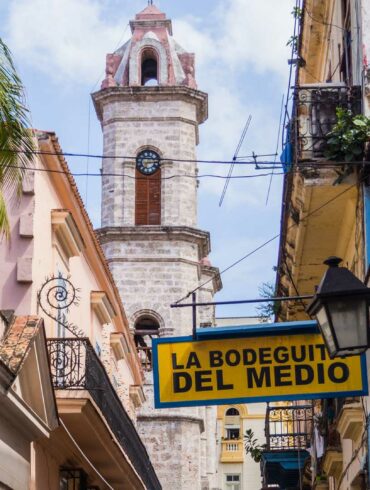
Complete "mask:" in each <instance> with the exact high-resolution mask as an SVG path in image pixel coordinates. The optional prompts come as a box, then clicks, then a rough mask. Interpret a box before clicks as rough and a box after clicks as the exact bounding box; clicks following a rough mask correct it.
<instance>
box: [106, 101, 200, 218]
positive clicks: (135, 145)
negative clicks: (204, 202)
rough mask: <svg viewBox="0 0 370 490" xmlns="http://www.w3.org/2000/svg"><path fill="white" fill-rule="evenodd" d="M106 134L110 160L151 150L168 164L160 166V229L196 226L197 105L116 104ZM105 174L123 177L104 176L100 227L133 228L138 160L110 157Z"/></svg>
mask: <svg viewBox="0 0 370 490" xmlns="http://www.w3.org/2000/svg"><path fill="white" fill-rule="evenodd" d="M103 134H104V155H106V156H108V157H109V156H112V157H117V156H119V157H136V155H137V154H138V153H139V152H140V151H141V150H142V149H145V148H150V149H153V150H155V151H157V153H158V154H159V155H160V156H161V158H164V159H168V160H165V161H164V162H162V164H161V168H162V188H161V200H162V206H161V208H162V218H161V224H162V225H164V226H171V225H172V226H173V225H183V226H196V221H197V180H196V178H195V177H196V174H197V166H196V164H195V163H194V160H195V159H196V155H195V146H196V140H197V122H196V107H195V105H194V104H191V103H187V102H184V101H181V100H178V101H176V100H175V101H168V100H166V101H160V102H147V101H142V102H123V103H122V102H118V101H117V102H112V103H110V104H107V105H106V106H105V107H104V123H103ZM173 158H176V159H180V160H186V159H189V160H191V161H188V162H187V161H180V162H179V161H173V160H171V159H173ZM103 173H104V174H115V175H119V176H112V175H107V176H105V177H104V176H103V179H102V226H103V227H106V226H127V225H135V179H134V177H135V160H133V159H128V158H112V159H110V158H106V159H104V161H103ZM184 175H187V176H192V177H185V176H184ZM178 176H180V177H178Z"/></svg>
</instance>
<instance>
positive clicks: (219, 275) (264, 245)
mask: <svg viewBox="0 0 370 490" xmlns="http://www.w3.org/2000/svg"><path fill="white" fill-rule="evenodd" d="M365 179H366V176H364V177H362V179H359V182H362V181H363V180H365ZM359 182H356V183H355V184H352V185H351V186H349V187H347V188H346V189H344V190H343V191H342V192H340V193H339V194H337V195H336V196H334V197H332V198H331V199H329V200H328V201H326V202H325V203H323V204H321V205H320V206H318V207H317V208H315V209H313V210H312V211H311V212H309V213H308V214H306V216H304V217H303V218H301V219H300V223H302V222H303V221H305V220H306V219H307V218H309V217H310V216H312V215H313V214H315V213H317V212H318V211H321V209H323V208H325V207H326V206H328V205H329V204H331V203H332V202H334V201H336V200H337V199H339V197H341V196H343V194H346V193H347V192H349V191H350V190H351V189H353V188H354V187H356V186H357V185H358V183H359ZM294 226H297V223H295V222H293V223H292V224H291V225H290V226H288V227H287V231H288V230H290V229H291V228H293V227H294ZM280 236H281V232H280V233H277V234H276V235H274V236H272V237H271V238H269V239H268V240H266V241H265V242H263V243H262V244H261V245H259V246H258V247H256V248H255V249H253V250H252V251H250V252H248V253H247V254H245V255H244V256H243V257H241V258H240V259H238V260H236V261H235V262H233V263H232V264H230V265H229V266H228V267H226V268H225V269H223V270H222V271H220V272H219V273H218V274H216V275H215V276H213V277H211V278H210V279H208V280H207V281H205V282H204V283H202V284H200V285H199V286H197V287H196V288H195V289H193V290H192V291H190V292H189V293H187V294H186V296H184V297H183V298H181V299H179V300H177V301H176V302H175V304H178V303H181V302H182V301H184V300H185V299H187V298H189V296H191V295H192V294H193V293H195V292H196V291H198V290H199V289H201V288H203V287H204V286H206V285H207V284H209V283H210V282H211V281H213V279H214V277H221V276H222V275H223V274H225V273H226V272H228V271H229V270H230V269H233V268H234V267H236V266H237V265H239V264H240V263H241V262H243V261H244V260H246V259H247V258H249V257H251V256H252V255H254V254H255V253H257V252H259V251H260V250H262V249H263V248H265V247H266V246H267V245H269V244H270V243H272V242H274V241H275V240H276V239H278V238H280Z"/></svg>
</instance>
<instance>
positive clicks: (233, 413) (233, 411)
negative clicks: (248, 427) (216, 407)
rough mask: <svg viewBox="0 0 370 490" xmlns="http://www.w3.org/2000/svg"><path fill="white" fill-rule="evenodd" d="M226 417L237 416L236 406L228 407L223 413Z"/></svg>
mask: <svg viewBox="0 0 370 490" xmlns="http://www.w3.org/2000/svg"><path fill="white" fill-rule="evenodd" d="M225 415H226V417H238V416H239V410H237V409H236V408H228V409H227V410H226V413H225Z"/></svg>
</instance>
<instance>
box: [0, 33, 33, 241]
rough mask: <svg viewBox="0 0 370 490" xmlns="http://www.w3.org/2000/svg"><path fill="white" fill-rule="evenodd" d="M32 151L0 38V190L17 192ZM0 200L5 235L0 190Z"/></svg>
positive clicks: (19, 88)
mask: <svg viewBox="0 0 370 490" xmlns="http://www.w3.org/2000/svg"><path fill="white" fill-rule="evenodd" d="M34 151H35V144H34V139H33V134H32V130H31V129H30V121H29V111H28V109H27V107H26V104H25V100H24V90H23V85H22V82H21V80H20V78H19V76H18V74H17V72H16V69H15V66H14V63H13V60H12V57H11V53H10V51H9V48H8V47H7V46H6V44H5V43H4V42H3V40H2V39H1V38H0V192H2V191H4V190H6V191H7V192H6V194H7V195H8V194H9V195H12V194H18V195H20V192H21V189H22V180H23V178H24V176H25V172H26V170H27V169H28V168H31V167H32V166H33V158H34ZM1 200H2V202H3V206H2V210H1V212H2V219H1V217H0V234H1V233H5V235H6V234H7V232H6V226H9V221H8V217H7V214H6V205H5V200H4V197H3V194H2V197H1ZM4 227H5V228H4Z"/></svg>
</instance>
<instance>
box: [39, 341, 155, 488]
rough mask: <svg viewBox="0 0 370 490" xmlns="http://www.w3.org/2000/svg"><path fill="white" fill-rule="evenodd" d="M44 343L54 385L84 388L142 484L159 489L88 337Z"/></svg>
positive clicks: (130, 423) (150, 467)
mask: <svg viewBox="0 0 370 490" xmlns="http://www.w3.org/2000/svg"><path fill="white" fill-rule="evenodd" d="M47 343H48V350H49V355H50V364H51V373H52V380H53V385H54V388H55V389H56V390H87V391H88V392H89V394H90V396H91V398H92V399H93V400H94V402H95V403H96V405H97V406H98V407H99V409H100V410H101V412H102V413H103V415H104V417H105V419H106V422H107V423H108V425H109V427H110V429H111V431H112V432H113V433H114V435H115V437H116V438H117V440H118V441H119V443H120V445H121V447H122V449H123V450H124V452H125V454H126V455H127V456H128V458H129V459H130V461H131V464H132V465H133V467H134V468H135V470H136V471H137V473H138V474H139V475H140V477H141V478H142V480H143V482H144V484H145V486H146V488H150V489H153V490H157V489H158V490H160V489H161V488H162V487H161V484H160V483H159V481H158V478H157V475H156V473H155V471H154V469H153V466H152V464H151V462H150V459H149V456H148V454H147V451H146V449H145V446H144V445H143V443H142V441H141V439H140V437H139V435H138V433H137V432H136V429H135V427H134V425H133V423H132V421H131V419H130V417H129V416H128V414H127V412H126V410H125V409H124V407H123V405H122V403H121V401H120V399H119V398H118V395H117V393H116V391H115V390H114V388H113V386H112V384H111V382H110V379H109V376H108V374H107V372H106V370H105V368H104V366H103V364H102V363H101V361H100V359H99V357H98V356H97V354H96V353H95V350H94V349H93V347H92V345H91V344H90V341H89V340H88V339H86V338H79V339H50V340H48V341H47Z"/></svg>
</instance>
